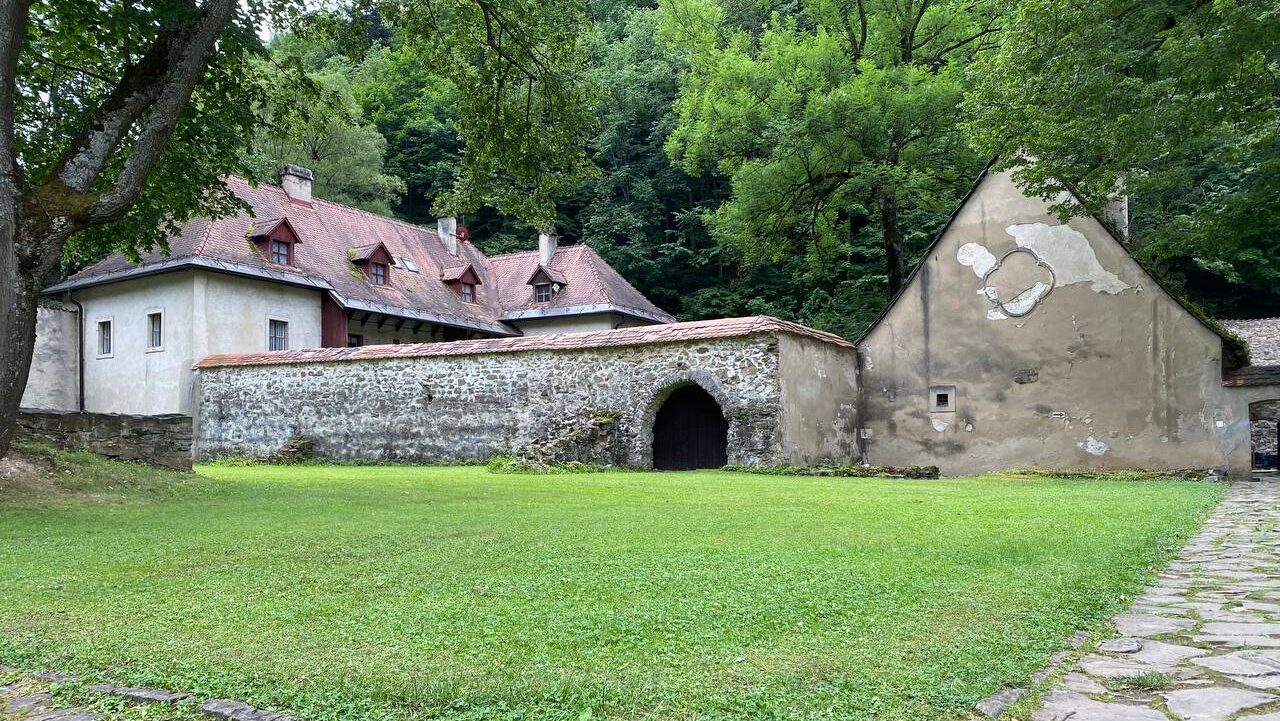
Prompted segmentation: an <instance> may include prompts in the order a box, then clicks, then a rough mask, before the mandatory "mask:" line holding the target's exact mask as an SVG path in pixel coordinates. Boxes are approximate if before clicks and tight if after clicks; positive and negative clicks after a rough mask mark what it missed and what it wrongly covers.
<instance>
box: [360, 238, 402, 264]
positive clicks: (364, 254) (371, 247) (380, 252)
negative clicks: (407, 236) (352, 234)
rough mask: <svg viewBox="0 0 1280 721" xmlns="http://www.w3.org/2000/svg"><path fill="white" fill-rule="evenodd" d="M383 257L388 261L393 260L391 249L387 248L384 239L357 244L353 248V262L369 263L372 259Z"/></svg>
mask: <svg viewBox="0 0 1280 721" xmlns="http://www.w3.org/2000/svg"><path fill="white" fill-rule="evenodd" d="M378 258H381V259H383V260H385V261H387V262H391V260H392V257H391V251H389V250H387V246H386V244H384V243H383V242H382V241H378V242H376V243H366V244H364V245H357V246H356V247H354V248H352V249H351V262H352V263H367V262H369V261H371V260H377V259H378Z"/></svg>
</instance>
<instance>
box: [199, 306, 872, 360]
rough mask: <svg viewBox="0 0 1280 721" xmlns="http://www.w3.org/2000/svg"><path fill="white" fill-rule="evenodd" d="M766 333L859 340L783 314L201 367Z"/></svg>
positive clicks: (256, 356) (267, 356)
mask: <svg viewBox="0 0 1280 721" xmlns="http://www.w3.org/2000/svg"><path fill="white" fill-rule="evenodd" d="M761 333H772V334H777V333H788V334H791V335H796V336H802V337H805V338H812V339H815V340H819V341H822V342H824V343H830V344H832V345H837V346H841V347H844V348H850V349H852V348H853V347H854V345H853V344H852V343H850V342H849V341H847V340H845V339H844V338H841V337H840V336H838V335H835V334H833V333H826V332H824V331H820V330H815V329H813V328H809V327H808V326H803V325H800V324H799V323H792V322H790V321H785V320H779V319H777V318H771V317H769V316H752V317H747V318H721V319H719V320H700V321H693V322H689V323H670V324H666V325H651V326H641V327H639V328H623V329H620V330H602V331H594V332H590V333H565V334H559V335H536V336H525V337H522V338H486V339H483V340H460V341H453V342H448V343H409V344H404V345H370V346H362V347H359V348H314V349H308V350H286V351H270V352H266V353H223V354H215V355H210V356H206V357H205V358H204V359H202V360H201V361H200V362H199V363H196V365H195V367H196V368H218V367H223V366H257V365H281V364H291V363H329V362H335V361H354V360H372V359H377V358H427V357H434V356H463V355H481V354H487V353H517V352H521V351H560V350H582V349H585V348H617V347H624V346H635V345H647V344H651V343H678V342H682V341H698V340H712V339H716V338H735V337H742V336H750V335H755V334H761Z"/></svg>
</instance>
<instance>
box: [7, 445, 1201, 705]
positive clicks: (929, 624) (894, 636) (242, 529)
mask: <svg viewBox="0 0 1280 721" xmlns="http://www.w3.org/2000/svg"><path fill="white" fill-rule="evenodd" d="M198 473H199V477H198V478H194V479H189V480H187V481H185V482H184V483H182V485H181V487H180V488H179V489H177V490H176V491H175V490H173V489H170V490H164V489H163V484H159V485H157V484H155V483H149V482H142V483H137V484H133V485H130V482H128V481H127V480H126V481H124V482H122V484H121V487H120V488H118V489H113V490H112V491H110V492H105V493H94V494H87V495H86V494H83V493H81V494H80V495H76V494H74V493H73V494H71V495H69V496H67V497H65V498H60V499H59V500H57V501H49V502H33V501H32V499H31V498H29V497H26V496H24V495H23V494H22V493H16V492H11V493H9V494H8V495H7V496H6V495H4V492H3V487H0V661H8V662H10V663H16V664H18V665H25V666H27V667H31V668H34V667H52V668H58V669H66V670H74V671H79V672H81V673H85V674H87V675H89V676H91V677H92V676H95V675H105V676H108V677H110V678H112V679H114V680H117V681H125V682H130V683H145V684H160V685H164V686H167V687H171V688H178V689H184V690H191V691H195V692H197V693H198V694H203V695H206V696H230V697H233V698H242V699H246V700H250V701H253V702H256V703H259V704H261V705H270V706H273V707H277V708H283V709H288V710H290V711H292V712H294V713H296V714H298V715H301V716H303V717H304V718H307V719H309V720H314V721H327V720H330V719H338V718H357V719H360V718H391V719H395V718H402V717H406V716H412V717H417V718H436V717H440V718H446V719H482V718H483V719H582V718H591V717H595V718H599V717H605V718H654V719H657V718H661V719H670V718H676V719H740V718H806V719H809V718H832V719H836V718H838V719H872V718H875V719H904V720H905V719H946V718H961V717H963V716H965V715H966V712H967V710H968V709H969V708H970V707H971V706H972V705H973V703H974V702H975V701H977V700H978V699H980V698H982V697H983V696H985V695H987V694H989V693H991V692H992V691H994V690H996V689H997V688H998V687H999V686H1000V685H1002V684H1004V683H1009V682H1013V683H1017V682H1020V681H1025V680H1026V679H1027V677H1028V675H1029V674H1030V673H1031V672H1033V671H1034V670H1036V669H1037V668H1039V667H1040V666H1041V665H1042V664H1043V663H1044V662H1045V660H1046V659H1047V658H1048V656H1049V654H1050V653H1052V652H1053V651H1054V650H1055V649H1057V648H1059V647H1060V646H1061V644H1062V639H1063V638H1064V637H1065V636H1067V635H1068V634H1070V633H1071V632H1073V631H1075V630H1076V629H1077V628H1081V627H1084V628H1097V627H1099V626H1100V624H1104V623H1105V618H1106V617H1107V616H1108V615H1109V614H1110V613H1112V612H1114V611H1115V610H1117V609H1118V608H1119V607H1120V606H1121V604H1122V602H1123V600H1124V598H1125V597H1126V595H1128V594H1132V593H1133V592H1134V591H1136V590H1137V589H1138V588H1139V587H1140V584H1141V583H1142V582H1143V580H1144V579H1145V578H1146V577H1147V576H1148V575H1149V573H1150V572H1151V566H1152V564H1153V563H1155V562H1157V561H1158V560H1159V559H1160V558H1162V557H1163V556H1164V554H1167V553H1168V552H1169V551H1170V550H1171V549H1172V548H1174V547H1176V545H1177V544H1178V543H1179V542H1180V541H1181V540H1182V539H1184V538H1185V537H1186V536H1187V535H1188V534H1189V533H1191V532H1192V531H1193V530H1194V528H1195V527H1196V525H1197V521H1198V518H1199V517H1200V516H1201V515H1202V514H1203V513H1204V512H1206V511H1207V509H1208V508H1210V507H1211V506H1212V505H1213V503H1214V502H1216V500H1217V499H1218V497H1219V496H1220V493H1221V489H1220V487H1218V486H1215V485H1208V484H1200V483H1194V482H1187V481H1121V480H1055V479H1044V478H1034V479H1033V478H1019V477H983V478H969V479H960V480H939V481H903V480H878V479H829V478H793V477H782V476H755V475H748V474H736V473H721V472H707V473H681V474H653V473H599V474H590V475H562V476H510V475H491V474H489V473H487V472H486V471H485V470H484V469H483V468H471V467H468V468H418V467H315V466H304V467H271V466H248V467H235V466H206V467H201V468H199V469H198ZM108 475H109V474H108ZM117 490H118V491H119V492H120V493H121V494H122V496H123V497H122V498H115V497H114V496H112V493H114V492H116V491H117Z"/></svg>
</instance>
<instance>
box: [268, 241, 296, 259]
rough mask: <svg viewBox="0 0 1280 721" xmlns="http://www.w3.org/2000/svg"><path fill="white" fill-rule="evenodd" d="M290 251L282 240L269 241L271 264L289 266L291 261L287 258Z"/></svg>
mask: <svg viewBox="0 0 1280 721" xmlns="http://www.w3.org/2000/svg"><path fill="white" fill-rule="evenodd" d="M290 250H292V248H290V246H289V244H288V243H286V242H285V241H283V240H273V241H271V262H272V263H275V264H277V265H289V261H290V260H292V259H291V258H290V257H289V251H290Z"/></svg>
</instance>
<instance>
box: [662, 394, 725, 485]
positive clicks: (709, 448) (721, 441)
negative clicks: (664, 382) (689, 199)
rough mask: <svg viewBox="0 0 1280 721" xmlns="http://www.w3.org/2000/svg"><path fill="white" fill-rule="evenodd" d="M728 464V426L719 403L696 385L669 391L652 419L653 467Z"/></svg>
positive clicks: (670, 468) (669, 468) (677, 468)
mask: <svg viewBox="0 0 1280 721" xmlns="http://www.w3.org/2000/svg"><path fill="white" fill-rule="evenodd" d="M728 462H729V424H728V422H727V421H725V419H724V413H723V412H722V411H721V410H720V404H719V403H716V399H715V398H712V397H711V394H710V393H707V392H706V391H704V390H703V389H702V388H700V387H698V386H696V385H687V386H681V387H679V388H677V389H675V390H674V391H672V393H671V395H670V396H668V397H667V400H666V401H665V402H663V404H662V407H661V408H659V409H658V413H657V415H656V416H655V417H654V419H653V467H654V468H656V469H658V470H661V471H688V470H693V469H695V468H720V467H721V466H723V465H725V464H726V463H728Z"/></svg>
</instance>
